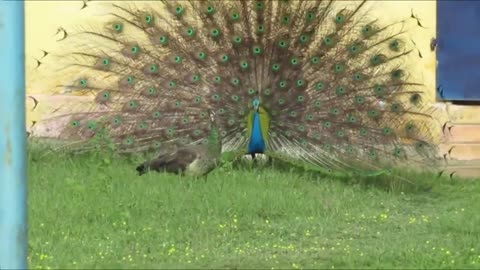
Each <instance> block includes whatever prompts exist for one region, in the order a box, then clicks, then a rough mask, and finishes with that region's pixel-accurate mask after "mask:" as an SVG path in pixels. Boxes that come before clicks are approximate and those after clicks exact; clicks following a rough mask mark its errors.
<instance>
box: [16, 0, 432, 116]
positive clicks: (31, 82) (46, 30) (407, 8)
mask: <svg viewBox="0 0 480 270" xmlns="http://www.w3.org/2000/svg"><path fill="white" fill-rule="evenodd" d="M348 2H349V1H342V3H345V4H349V3H348ZM350 2H352V1H350ZM111 3H112V2H90V3H89V7H88V8H86V9H84V10H80V8H81V7H82V5H83V3H82V1H26V2H25V5H26V28H27V30H26V39H27V44H26V57H27V63H26V68H27V92H28V93H35V94H49V93H51V91H52V90H53V87H54V86H55V85H56V84H59V82H60V79H61V78H58V80H57V79H55V71H54V66H53V67H52V66H51V64H52V63H50V65H43V66H41V68H40V69H38V70H34V68H35V65H36V61H35V59H34V58H39V57H41V55H42V52H41V50H42V49H44V50H47V51H49V52H57V53H58V52H61V50H62V47H61V46H62V43H59V42H56V41H55V40H56V39H57V37H55V36H54V35H55V33H56V31H57V28H58V27H60V26H62V27H64V28H66V29H70V28H71V27H74V26H78V25H89V26H92V27H95V26H96V25H97V23H98V22H99V21H101V20H102V15H105V14H107V13H108V7H109V6H110V4H111ZM132 3H133V2H132ZM132 3H130V4H132ZM143 4H144V3H142V2H141V1H136V2H134V5H136V6H142V5H143ZM368 8H370V9H371V10H372V13H371V15H372V16H375V17H378V18H379V19H380V21H381V22H383V23H386V24H388V23H389V22H393V21H399V20H402V19H405V20H406V22H407V23H406V26H407V29H408V30H409V35H410V37H411V38H412V40H414V41H415V43H416V44H417V46H418V48H419V49H420V51H421V52H422V54H423V59H419V58H418V56H417V54H416V53H415V54H412V56H411V57H413V58H412V63H414V65H412V66H411V69H412V70H413V71H414V72H413V73H415V74H418V75H420V76H421V79H422V81H423V82H424V84H425V88H424V89H425V91H426V92H427V93H428V94H429V98H430V100H432V101H433V97H434V93H435V54H434V53H432V52H431V51H430V49H429V47H430V39H431V38H432V37H434V36H435V28H436V20H435V19H436V2H435V1H415V0H414V1H372V2H370V3H369V4H368ZM412 9H413V12H414V13H415V14H416V15H418V17H419V18H420V19H421V23H422V24H423V25H424V26H425V27H426V29H423V28H420V27H418V26H417V24H416V21H415V20H414V19H410V14H411V11H412ZM53 64H54V63H53ZM47 78H48V79H47ZM39 100H40V104H39V105H38V107H37V109H36V110H34V111H33V112H32V111H31V110H30V108H31V106H32V105H33V102H31V101H30V100H27V121H28V123H30V121H31V120H38V119H39V118H40V117H42V116H44V115H45V114H46V113H48V112H50V111H51V110H52V107H53V106H58V103H60V102H61V99H58V98H57V99H55V102H54V103H56V104H53V102H52V101H50V100H49V98H47V97H46V96H44V97H42V96H40V97H39Z"/></svg>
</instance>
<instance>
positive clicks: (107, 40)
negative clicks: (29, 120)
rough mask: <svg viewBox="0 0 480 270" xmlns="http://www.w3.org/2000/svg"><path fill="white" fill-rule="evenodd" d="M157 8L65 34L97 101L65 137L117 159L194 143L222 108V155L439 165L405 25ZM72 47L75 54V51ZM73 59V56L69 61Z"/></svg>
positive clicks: (336, 5)
mask: <svg viewBox="0 0 480 270" xmlns="http://www.w3.org/2000/svg"><path fill="white" fill-rule="evenodd" d="M344 5H346V4H345V2H344V1H339V2H335V1H327V0H324V1H268V0H265V1H221V2H219V1H156V2H152V3H150V5H149V7H148V8H135V7H129V6H128V5H122V6H117V5H114V6H113V7H112V13H111V19H110V20H109V21H106V23H105V26H104V28H102V29H98V28H94V27H92V29H90V28H83V29H82V30H80V31H78V32H76V33H72V32H68V35H67V32H65V33H64V35H65V37H66V38H65V39H64V40H62V41H61V42H68V41H69V40H72V41H75V43H66V45H65V48H67V47H70V48H72V49H73V51H72V52H71V53H70V54H65V55H62V57H63V58H64V59H71V60H73V61H72V62H70V65H69V66H67V67H66V69H68V68H69V67H74V68H76V69H77V70H78V69H79V68H80V70H81V73H79V74H78V75H77V77H75V78H69V79H70V83H67V84H64V85H61V86H60V87H62V89H69V90H70V91H71V92H75V93H87V94H91V95H92V96H93V98H92V101H90V102H88V103H83V104H82V106H83V107H82V108H81V111H80V112H78V113H71V114H67V115H63V116H56V117H54V118H53V119H50V120H49V121H59V120H60V118H59V117H67V118H68V119H69V120H68V124H66V126H65V127H64V128H63V129H62V130H61V132H60V136H59V137H61V138H63V139H68V140H70V141H71V144H70V147H73V148H77V149H88V148H93V147H96V148H102V147H113V148H115V149H116V150H117V151H120V152H143V151H147V150H149V149H158V148H159V147H161V145H162V144H164V143H172V142H175V143H180V144H182V145H187V144H198V143H201V142H202V141H205V137H206V136H207V134H208V123H209V121H208V119H209V117H208V110H209V109H212V110H215V111H216V113H217V116H218V118H219V128H220V130H221V138H222V145H223V152H227V151H233V152H235V153H238V154H239V155H241V154H250V155H252V156H253V157H254V156H255V154H258V153H263V154H266V155H268V156H270V157H272V158H280V159H282V160H284V161H287V162H291V163H296V164H305V165H312V166H314V167H316V168H319V169H320V168H321V169H322V170H324V171H325V172H328V173H332V174H340V175H341V174H345V173H347V174H349V175H350V174H352V173H364V172H378V171H383V170H384V169H386V168H391V167H396V166H400V165H406V166H414V167H418V166H424V167H430V168H433V167H434V166H433V165H434V164H435V162H436V161H437V151H438V150H437V146H436V145H435V144H434V143H432V142H433V141H432V140H433V138H434V135H435V132H436V131H433V132H432V128H433V127H434V125H437V123H436V122H435V121H434V120H433V118H432V116H431V112H430V111H429V110H428V106H425V104H424V103H423V102H422V91H421V86H422V83H421V82H418V81H415V80H413V79H411V76H410V75H412V74H410V73H409V66H411V64H412V63H408V62H407V60H408V59H409V58H407V56H408V55H409V53H410V52H411V50H409V49H408V48H407V47H408V46H407V42H406V40H408V39H406V38H405V31H404V30H403V28H402V27H401V26H402V22H398V23H394V24H389V25H380V24H379V23H378V21H377V20H376V19H369V18H368V13H366V12H365V11H364V6H365V1H363V2H357V3H356V4H355V5H354V6H352V7H344ZM68 44H70V45H68ZM67 56H71V57H69V58H66V57H67Z"/></svg>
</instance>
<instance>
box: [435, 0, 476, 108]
mask: <svg viewBox="0 0 480 270" xmlns="http://www.w3.org/2000/svg"><path fill="white" fill-rule="evenodd" d="M437 60H438V66H437V87H439V89H438V90H439V92H440V89H441V91H442V92H443V96H442V99H444V100H452V101H480V1H446V0H437Z"/></svg>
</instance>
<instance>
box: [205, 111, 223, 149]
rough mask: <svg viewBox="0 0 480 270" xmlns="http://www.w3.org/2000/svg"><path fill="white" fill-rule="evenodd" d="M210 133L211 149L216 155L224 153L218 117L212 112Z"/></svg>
mask: <svg viewBox="0 0 480 270" xmlns="http://www.w3.org/2000/svg"><path fill="white" fill-rule="evenodd" d="M209 115H210V133H209V134H208V138H207V141H208V145H209V149H210V150H211V151H213V152H215V153H220V152H221V151H222V138H221V136H220V129H219V126H218V117H217V116H216V114H215V111H213V110H210V111H209Z"/></svg>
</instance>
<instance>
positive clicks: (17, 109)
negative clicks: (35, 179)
mask: <svg viewBox="0 0 480 270" xmlns="http://www.w3.org/2000/svg"><path fill="white" fill-rule="evenodd" d="M24 16H25V11H24V1H23V0H15V1H9V0H0V94H1V95H0V269H26V268H27V173H26V169H27V168H26V130H25V66H24V65H25V52H24V50H25V27H24V26H25V17H24Z"/></svg>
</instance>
